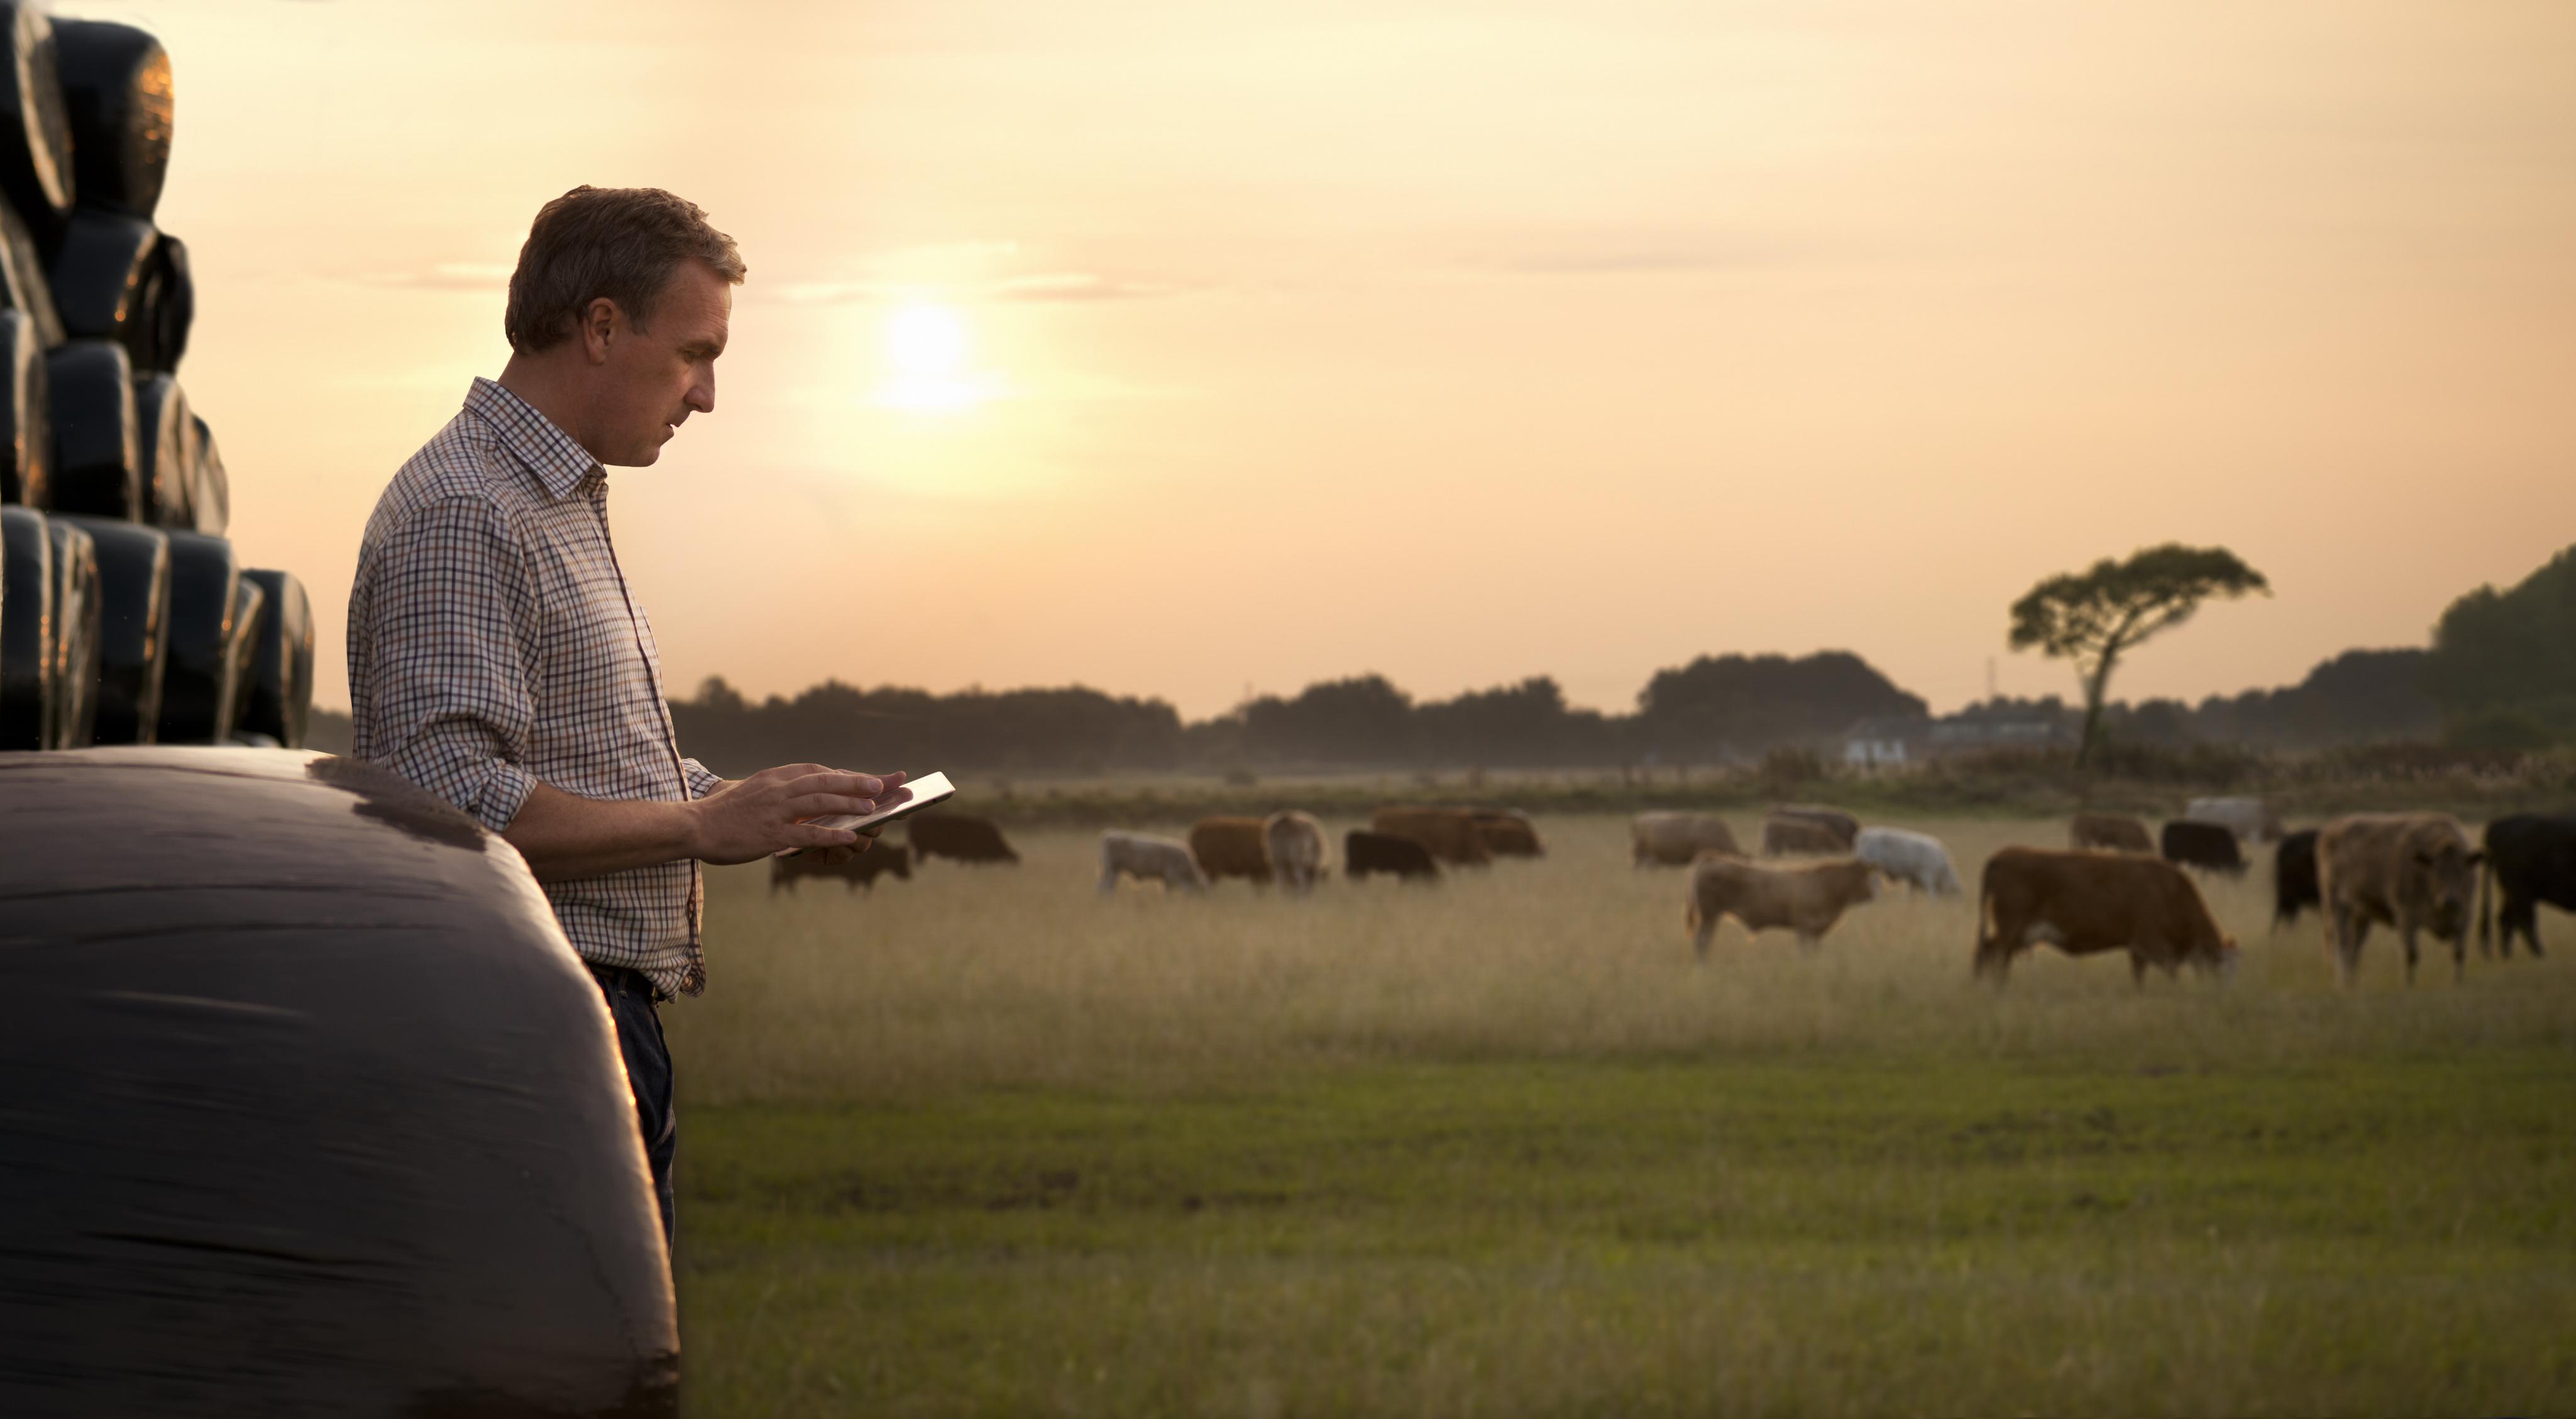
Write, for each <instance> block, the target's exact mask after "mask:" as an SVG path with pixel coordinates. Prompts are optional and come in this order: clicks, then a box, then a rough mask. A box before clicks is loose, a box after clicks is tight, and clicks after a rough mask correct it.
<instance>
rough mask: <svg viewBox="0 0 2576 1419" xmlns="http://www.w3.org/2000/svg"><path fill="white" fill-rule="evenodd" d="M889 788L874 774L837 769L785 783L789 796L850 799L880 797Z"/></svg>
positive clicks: (819, 771)
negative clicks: (842, 796)
mask: <svg viewBox="0 0 2576 1419" xmlns="http://www.w3.org/2000/svg"><path fill="white" fill-rule="evenodd" d="M896 782H897V783H900V782H902V780H900V779H898V780H896ZM889 787H891V785H889V784H888V783H887V782H886V781H885V780H884V779H881V778H879V777H877V776H876V775H875V774H849V773H843V772H841V771H840V770H838V769H818V770H816V771H815V772H813V773H810V774H806V775H804V776H803V777H801V778H795V779H790V780H788V782H787V791H788V792H789V793H791V794H806V793H840V794H846V795H848V796H850V797H852V798H876V797H880V796H882V795H883V794H884V793H885V791H886V789H887V788H889Z"/></svg>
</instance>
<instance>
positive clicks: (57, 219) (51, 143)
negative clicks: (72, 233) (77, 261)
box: [0, 0, 75, 243]
mask: <svg viewBox="0 0 2576 1419" xmlns="http://www.w3.org/2000/svg"><path fill="white" fill-rule="evenodd" d="M74 196H75V187H74V178H73V168H72V125H71V116H70V114H69V113H68V112H67V111H66V110H65V108H64V106H63V83H62V75H61V73H60V71H59V70H57V68H56V67H55V41H54V27H53V23H52V21H51V20H50V19H48V18H47V16H46V14H45V7H44V6H43V5H42V4H40V3H33V0H0V197H5V198H6V199H8V203H9V205H10V206H12V207H14V208H16V209H17V210H18V214H19V215H20V216H21V217H24V218H25V219H26V222H27V225H28V227H29V228H30V229H32V230H33V231H34V232H35V234H36V237H37V239H38V240H39V241H40V242H47V243H49V242H50V241H51V240H52V238H53V236H54V235H55V233H57V232H58V231H60V230H61V228H62V223H63V219H64V218H65V217H66V216H68V215H69V214H70V212H71V209H72V199H73V197H74Z"/></svg>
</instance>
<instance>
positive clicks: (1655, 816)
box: [1628, 813, 1744, 867]
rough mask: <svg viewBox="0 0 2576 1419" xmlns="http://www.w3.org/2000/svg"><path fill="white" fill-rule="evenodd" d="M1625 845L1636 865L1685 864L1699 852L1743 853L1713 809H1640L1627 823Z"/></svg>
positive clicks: (1722, 819)
mask: <svg viewBox="0 0 2576 1419" xmlns="http://www.w3.org/2000/svg"><path fill="white" fill-rule="evenodd" d="M1628 849H1629V855H1630V858H1631V860H1632V861H1633V862H1634V863H1635V864H1636V865H1637V866H1639V867H1646V866H1649V865H1653V866H1661V867H1688V866H1690V864H1691V861H1692V859H1694V858H1696V857H1698V856H1699V855H1700V854H1701V853H1703V852H1725V853H1733V854H1734V855H1735V856H1737V857H1742V856H1743V855H1744V849H1742V848H1740V847H1737V846H1736V845H1735V834H1734V832H1733V831H1732V830H1730V829H1729V828H1728V827H1727V826H1726V820H1725V819H1724V818H1721V817H1719V816H1717V815H1716V814H1714V813H1640V814H1638V815H1637V816H1636V817H1635V818H1634V819H1633V820H1631V821H1630V822H1629V824H1628Z"/></svg>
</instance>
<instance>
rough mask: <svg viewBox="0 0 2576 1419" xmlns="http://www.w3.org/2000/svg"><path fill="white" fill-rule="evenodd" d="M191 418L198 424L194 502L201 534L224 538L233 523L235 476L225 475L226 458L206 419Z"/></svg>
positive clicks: (200, 417) (194, 416) (199, 417)
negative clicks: (233, 478)
mask: <svg viewBox="0 0 2576 1419" xmlns="http://www.w3.org/2000/svg"><path fill="white" fill-rule="evenodd" d="M190 417H192V418H194V419H195V420H196V424H197V438H196V442H195V444H194V447H195V448H196V450H197V476H196V480H195V481H196V492H195V494H194V495H193V498H192V501H193V502H194V503H195V505H196V510H197V530H198V531H199V532H211V533H213V534H214V535H216V536H217V537H221V536H223V535H224V531H225V529H226V528H227V527H229V526H230V525H231V523H232V519H233V480H232V475H231V474H229V473H227V472H225V471H224V455H223V452H222V451H221V450H219V449H217V448H216V447H215V431H214V430H213V429H210V428H208V427H206V421H205V419H204V418H203V417H202V416H197V415H191V416H190Z"/></svg>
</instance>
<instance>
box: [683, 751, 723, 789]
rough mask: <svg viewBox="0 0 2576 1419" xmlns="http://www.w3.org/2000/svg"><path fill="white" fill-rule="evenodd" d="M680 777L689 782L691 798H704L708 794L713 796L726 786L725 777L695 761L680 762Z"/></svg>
mask: <svg viewBox="0 0 2576 1419" xmlns="http://www.w3.org/2000/svg"><path fill="white" fill-rule="evenodd" d="M680 777H682V778H684V779H687V780H688V781H689V796H690V797H691V798H704V797H706V796H707V795H708V794H711V793H713V792H715V791H716V790H717V789H719V788H722V787H724V786H725V781H724V775H722V774H720V773H717V772H716V771H714V770H713V769H710V768H708V767H707V766H706V765H704V764H701V763H699V762H698V761H697V760H695V759H682V760H681V761H680Z"/></svg>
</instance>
